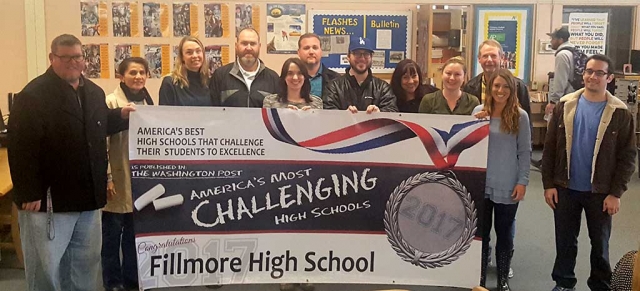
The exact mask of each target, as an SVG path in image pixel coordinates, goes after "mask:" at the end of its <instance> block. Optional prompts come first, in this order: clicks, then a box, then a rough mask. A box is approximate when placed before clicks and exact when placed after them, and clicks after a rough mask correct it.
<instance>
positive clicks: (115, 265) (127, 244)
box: [102, 211, 138, 289]
mask: <svg viewBox="0 0 640 291" xmlns="http://www.w3.org/2000/svg"><path fill="white" fill-rule="evenodd" d="M135 244H136V242H135V233H134V232H133V213H113V212H107V211H103V212H102V282H103V284H104V288H105V289H112V288H116V287H121V286H124V287H125V288H127V289H137V288H138V265H137V258H136V247H135ZM121 247H122V262H120V248H121Z"/></svg>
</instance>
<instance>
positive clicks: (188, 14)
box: [173, 3, 198, 37]
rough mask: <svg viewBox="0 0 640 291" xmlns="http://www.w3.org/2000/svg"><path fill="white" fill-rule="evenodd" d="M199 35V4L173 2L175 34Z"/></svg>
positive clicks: (180, 35) (179, 35) (181, 35)
mask: <svg viewBox="0 0 640 291" xmlns="http://www.w3.org/2000/svg"><path fill="white" fill-rule="evenodd" d="M190 35H191V36H198V5H196V4H193V3H173V36H175V37H183V36H190Z"/></svg>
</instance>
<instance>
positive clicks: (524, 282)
mask: <svg viewBox="0 0 640 291" xmlns="http://www.w3.org/2000/svg"><path fill="white" fill-rule="evenodd" d="M542 192H543V191H542V184H541V181H540V173H539V172H536V171H532V172H531V182H530V185H529V187H528V188H527V195H526V199H525V201H524V202H523V203H522V204H521V205H520V207H519V209H518V216H517V234H516V252H515V256H514V259H513V264H512V266H513V269H514V270H515V273H516V275H515V278H513V279H512V280H511V286H512V289H513V290H522V291H539V290H551V288H553V282H552V281H551V275H550V273H551V268H552V266H553V261H554V257H555V249H554V248H555V245H554V235H553V217H552V213H551V210H550V209H549V207H548V206H547V205H546V204H545V202H544V198H543V196H542ZM638 210H640V179H639V178H638V174H637V173H636V174H634V176H633V178H632V182H631V184H630V187H629V191H627V193H626V194H625V196H624V197H623V198H622V207H621V211H620V213H619V214H617V215H616V216H615V217H614V219H613V233H612V237H611V241H610V244H611V246H610V257H611V263H612V266H615V263H616V262H617V261H618V259H619V258H620V257H622V255H624V254H625V253H626V252H627V251H629V250H632V249H636V248H638V242H639V241H640V226H638V214H637V213H638ZM579 243H580V245H579V254H578V264H577V267H576V275H577V277H578V280H579V282H578V286H577V288H578V290H588V288H587V286H586V280H587V277H588V275H589V248H590V245H589V239H588V236H587V229H586V225H585V222H583V228H582V230H581V235H580V242H579ZM11 260H14V257H12V256H11V254H10V253H8V252H7V251H5V252H4V253H3V261H2V262H0V290H2V291H15V290H25V289H26V285H25V282H24V272H23V271H22V270H16V269H6V266H7V265H8V264H10V263H11ZM100 284H101V283H100V282H96V290H100V288H99V286H100ZM493 284H495V279H493V277H492V278H490V281H489V286H493ZM380 289H408V290H415V291H427V290H429V291H445V290H458V289H451V288H437V287H416V286H374V285H344V284H327V285H317V288H316V290H317V291H329V290H349V291H365V290H380ZM164 290H194V291H195V290H203V291H204V290H210V289H206V288H204V287H191V288H170V289H164ZM219 290H222V291H248V290H259V291H277V290H279V289H278V286H277V285H274V284H272V285H236V286H226V287H224V288H223V289H219Z"/></svg>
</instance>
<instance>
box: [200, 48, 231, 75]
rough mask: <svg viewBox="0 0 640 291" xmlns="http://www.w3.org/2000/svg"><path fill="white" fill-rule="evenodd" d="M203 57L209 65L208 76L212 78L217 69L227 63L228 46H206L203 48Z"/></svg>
mask: <svg viewBox="0 0 640 291" xmlns="http://www.w3.org/2000/svg"><path fill="white" fill-rule="evenodd" d="M204 56H205V58H207V62H208V63H209V75H210V76H213V72H215V71H216V69H217V68H220V67H222V66H224V65H225V64H228V63H229V46H228V45H208V46H206V47H205V48H204Z"/></svg>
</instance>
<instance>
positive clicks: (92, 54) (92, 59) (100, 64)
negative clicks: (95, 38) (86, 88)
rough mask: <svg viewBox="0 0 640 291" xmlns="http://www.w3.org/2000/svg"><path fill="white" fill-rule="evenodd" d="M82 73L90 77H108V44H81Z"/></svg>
mask: <svg viewBox="0 0 640 291" xmlns="http://www.w3.org/2000/svg"><path fill="white" fill-rule="evenodd" d="M82 54H83V55H84V63H85V66H84V72H82V73H83V75H84V76H85V77H87V78H90V79H109V44H106V43H102V44H83V45H82Z"/></svg>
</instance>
